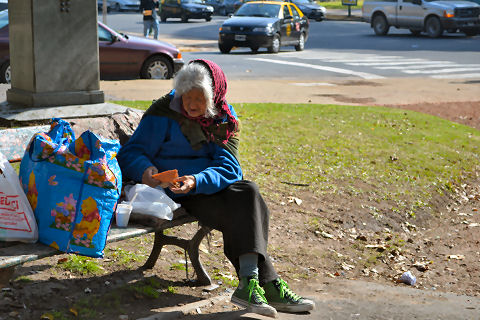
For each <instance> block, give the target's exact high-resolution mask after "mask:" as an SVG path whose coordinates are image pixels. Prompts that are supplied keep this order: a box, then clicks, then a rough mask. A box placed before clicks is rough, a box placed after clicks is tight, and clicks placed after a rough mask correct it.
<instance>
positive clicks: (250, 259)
mask: <svg viewBox="0 0 480 320" xmlns="http://www.w3.org/2000/svg"><path fill="white" fill-rule="evenodd" d="M238 261H239V263H240V270H239V272H238V273H239V276H240V278H248V277H252V276H255V277H256V278H258V254H256V253H246V254H242V255H241V256H240V257H238Z"/></svg>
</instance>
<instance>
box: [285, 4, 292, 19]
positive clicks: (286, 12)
mask: <svg viewBox="0 0 480 320" xmlns="http://www.w3.org/2000/svg"><path fill="white" fill-rule="evenodd" d="M288 16H291V14H290V11H289V10H288V6H287V5H285V6H283V17H284V18H286V17H288Z"/></svg>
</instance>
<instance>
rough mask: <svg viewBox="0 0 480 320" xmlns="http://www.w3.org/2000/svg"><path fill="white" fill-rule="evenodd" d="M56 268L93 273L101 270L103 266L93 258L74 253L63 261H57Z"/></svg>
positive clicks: (83, 273) (86, 273)
mask: <svg viewBox="0 0 480 320" xmlns="http://www.w3.org/2000/svg"><path fill="white" fill-rule="evenodd" d="M57 268H61V269H64V270H68V271H70V272H73V273H78V274H82V275H95V274H99V273H102V272H103V268H102V267H101V266H100V265H99V264H98V262H97V260H95V259H94V258H89V257H84V256H79V255H75V254H72V255H69V256H68V258H67V259H66V260H65V261H61V262H59V263H58V265H57Z"/></svg>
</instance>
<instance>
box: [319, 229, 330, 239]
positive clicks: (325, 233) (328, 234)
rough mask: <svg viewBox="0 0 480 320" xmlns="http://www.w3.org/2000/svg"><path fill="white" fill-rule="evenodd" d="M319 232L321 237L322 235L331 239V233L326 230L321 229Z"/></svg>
mask: <svg viewBox="0 0 480 320" xmlns="http://www.w3.org/2000/svg"><path fill="white" fill-rule="evenodd" d="M320 234H321V235H322V237H324V238H328V239H333V235H332V234H330V233H327V232H325V231H322V232H321V233H320Z"/></svg>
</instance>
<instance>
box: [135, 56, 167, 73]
mask: <svg viewBox="0 0 480 320" xmlns="http://www.w3.org/2000/svg"><path fill="white" fill-rule="evenodd" d="M140 76H141V77H142V78H143V79H170V78H171V77H172V76H173V65H172V62H170V60H168V59H167V58H166V57H162V56H154V57H151V58H149V59H147V61H145V63H144V64H143V67H142V71H141V73H140Z"/></svg>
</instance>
